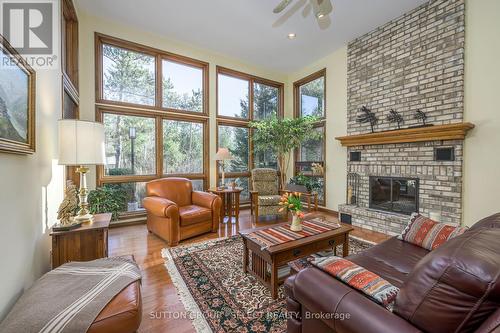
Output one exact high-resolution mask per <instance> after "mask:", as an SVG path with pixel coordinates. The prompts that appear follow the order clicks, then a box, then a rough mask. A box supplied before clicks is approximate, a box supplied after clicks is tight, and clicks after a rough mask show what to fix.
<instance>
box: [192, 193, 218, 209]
mask: <svg viewBox="0 0 500 333" xmlns="http://www.w3.org/2000/svg"><path fill="white" fill-rule="evenodd" d="M218 197H219V196H218V195H216V194H212V193H207V192H200V191H193V192H192V194H191V200H192V201H193V205H196V206H200V207H205V208H209V209H212V206H213V204H214V202H215V200H217V198H218Z"/></svg>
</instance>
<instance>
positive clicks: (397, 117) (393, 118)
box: [387, 109, 403, 129]
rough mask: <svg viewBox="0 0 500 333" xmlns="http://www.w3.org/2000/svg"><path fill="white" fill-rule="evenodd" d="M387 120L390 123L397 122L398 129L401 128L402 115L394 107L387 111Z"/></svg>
mask: <svg viewBox="0 0 500 333" xmlns="http://www.w3.org/2000/svg"><path fill="white" fill-rule="evenodd" d="M387 121H388V122H390V123H397V124H398V129H401V123H402V122H403V116H401V114H400V113H399V112H397V111H395V110H394V109H391V111H389V114H388V115H387Z"/></svg>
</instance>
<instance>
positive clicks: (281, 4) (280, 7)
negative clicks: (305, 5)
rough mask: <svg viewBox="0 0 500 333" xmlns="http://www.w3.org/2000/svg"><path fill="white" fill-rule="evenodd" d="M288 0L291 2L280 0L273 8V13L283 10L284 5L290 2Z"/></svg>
mask: <svg viewBox="0 0 500 333" xmlns="http://www.w3.org/2000/svg"><path fill="white" fill-rule="evenodd" d="M290 2H292V0H283V1H281V2H280V3H279V4H278V5H277V6H276V8H274V9H273V13H275V14H278V13H281V12H282V11H283V9H285V8H286V6H288V5H289V4H290Z"/></svg>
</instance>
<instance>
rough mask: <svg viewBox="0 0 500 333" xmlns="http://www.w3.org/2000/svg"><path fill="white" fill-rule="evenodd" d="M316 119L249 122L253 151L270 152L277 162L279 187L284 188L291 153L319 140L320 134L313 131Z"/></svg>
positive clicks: (278, 119) (271, 119)
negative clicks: (311, 141)
mask: <svg viewBox="0 0 500 333" xmlns="http://www.w3.org/2000/svg"><path fill="white" fill-rule="evenodd" d="M317 121H318V118H317V117H312V116H306V117H299V118H284V119H280V118H276V117H274V118H270V119H266V120H262V121H252V122H250V127H251V128H253V129H254V130H255V132H254V135H253V146H254V149H255V150H256V151H257V152H259V151H264V152H266V151H271V152H272V153H273V154H274V155H276V158H277V160H278V169H279V172H280V180H281V186H282V187H284V186H285V183H286V177H287V174H288V167H289V165H290V159H291V153H292V151H293V150H294V149H296V148H298V147H299V146H300V144H301V143H303V142H304V141H306V140H313V139H319V138H320V137H321V135H322V134H321V133H319V132H318V131H315V130H314V123H316V122H317Z"/></svg>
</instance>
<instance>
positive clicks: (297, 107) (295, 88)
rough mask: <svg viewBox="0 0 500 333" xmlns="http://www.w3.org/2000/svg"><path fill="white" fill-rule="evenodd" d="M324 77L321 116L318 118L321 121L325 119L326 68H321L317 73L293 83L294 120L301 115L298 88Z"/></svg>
mask: <svg viewBox="0 0 500 333" xmlns="http://www.w3.org/2000/svg"><path fill="white" fill-rule="evenodd" d="M321 77H324V85H323V96H324V97H323V116H322V117H320V120H321V121H324V120H325V119H326V68H323V69H321V70H319V71H317V72H314V73H312V74H310V75H308V76H306V77H304V78H302V79H300V80H297V81H295V82H294V83H293V116H294V117H295V118H297V117H300V116H302V115H301V110H300V108H301V105H300V87H301V86H303V85H304V84H307V83H309V82H312V81H314V80H316V79H319V78H321Z"/></svg>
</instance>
